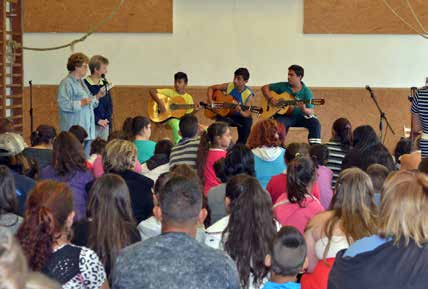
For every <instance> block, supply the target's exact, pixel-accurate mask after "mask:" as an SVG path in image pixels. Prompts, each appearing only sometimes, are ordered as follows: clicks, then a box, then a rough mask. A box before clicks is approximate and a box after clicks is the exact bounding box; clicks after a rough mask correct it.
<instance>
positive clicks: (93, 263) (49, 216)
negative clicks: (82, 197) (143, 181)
mask: <svg viewBox="0 0 428 289" xmlns="http://www.w3.org/2000/svg"><path fill="white" fill-rule="evenodd" d="M54 150H55V145H54ZM54 154H55V153H54ZM73 219H74V211H73V193H72V192H71V190H70V189H69V187H68V186H67V185H66V184H64V183H58V182H55V181H42V182H40V183H38V184H37V185H36V187H35V188H34V190H33V191H31V193H30V195H29V196H28V201H27V206H26V209H25V216H24V222H23V223H22V225H21V227H20V228H19V231H18V234H17V237H18V240H19V241H20V243H21V246H22V248H23V250H24V253H25V255H26V257H27V260H28V264H29V267H30V269H31V270H33V271H40V272H42V273H44V274H46V275H47V276H48V277H50V278H52V279H54V280H56V281H57V282H59V283H60V284H61V285H62V286H63V288H82V289H83V288H102V289H106V288H109V286H108V282H107V278H106V274H105V271H104V268H103V265H102V263H101V262H100V260H99V258H98V256H97V254H96V253H95V252H94V251H92V250H90V249H88V248H86V247H79V246H75V245H72V244H71V243H70V233H71V226H72V224H73Z"/></svg>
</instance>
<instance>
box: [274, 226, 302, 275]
mask: <svg viewBox="0 0 428 289" xmlns="http://www.w3.org/2000/svg"><path fill="white" fill-rule="evenodd" d="M306 251H307V248H306V242H305V238H304V237H303V235H302V233H300V232H299V230H297V229H296V228H294V227H291V226H285V227H282V228H281V230H280V231H279V232H278V233H277V234H276V236H275V239H274V240H273V243H272V248H271V252H272V253H271V270H272V272H274V273H275V274H277V275H280V276H290V277H291V276H296V275H297V274H299V272H301V270H302V269H303V267H304V264H305V260H306Z"/></svg>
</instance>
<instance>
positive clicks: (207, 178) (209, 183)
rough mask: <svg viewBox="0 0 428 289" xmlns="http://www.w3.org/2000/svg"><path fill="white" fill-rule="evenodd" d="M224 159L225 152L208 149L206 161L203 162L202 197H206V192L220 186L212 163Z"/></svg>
mask: <svg viewBox="0 0 428 289" xmlns="http://www.w3.org/2000/svg"><path fill="white" fill-rule="evenodd" d="M225 157H226V151H225V150H222V149H210V150H209V151H208V154H207V160H206V162H205V170H204V195H205V197H207V196H208V191H209V190H210V189H211V188H212V187H215V186H217V185H220V181H219V180H218V179H217V176H216V174H215V171H214V163H215V162H216V161H218V160H219V159H222V158H225Z"/></svg>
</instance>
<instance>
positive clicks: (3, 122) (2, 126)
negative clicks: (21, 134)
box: [0, 118, 15, 134]
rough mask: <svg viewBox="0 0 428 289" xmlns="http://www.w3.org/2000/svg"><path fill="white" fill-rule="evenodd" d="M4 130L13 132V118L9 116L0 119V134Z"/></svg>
mask: <svg viewBox="0 0 428 289" xmlns="http://www.w3.org/2000/svg"><path fill="white" fill-rule="evenodd" d="M5 132H15V129H14V128H13V120H12V119H9V118H2V119H0V134H2V133H5Z"/></svg>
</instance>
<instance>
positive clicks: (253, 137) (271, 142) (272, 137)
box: [247, 119, 285, 149]
mask: <svg viewBox="0 0 428 289" xmlns="http://www.w3.org/2000/svg"><path fill="white" fill-rule="evenodd" d="M284 141H285V135H284V134H283V130H282V129H281V128H280V125H279V123H278V122H277V121H276V120H273V119H265V120H262V121H259V122H257V123H256V124H255V125H254V126H253V128H252V129H251V133H250V136H249V137H248V140H247V146H248V147H249V148H250V149H254V148H258V147H262V146H268V147H276V146H283V144H284Z"/></svg>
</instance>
